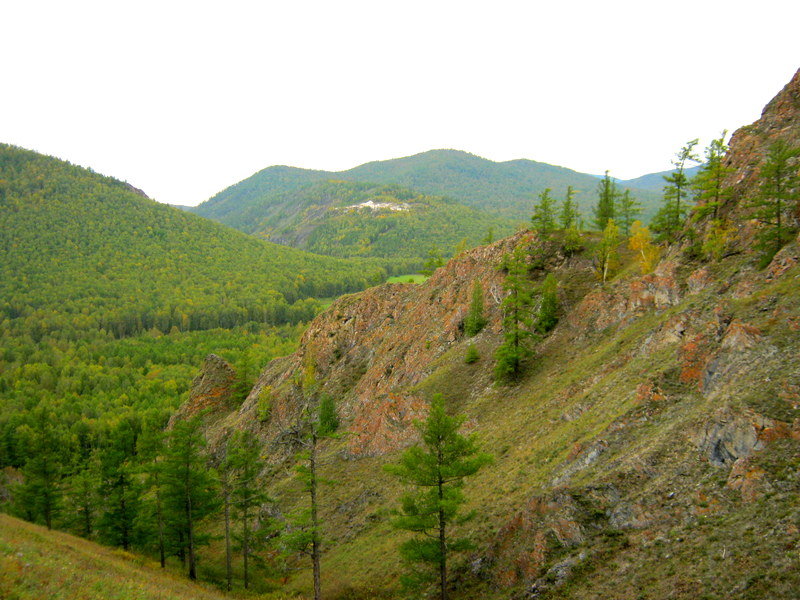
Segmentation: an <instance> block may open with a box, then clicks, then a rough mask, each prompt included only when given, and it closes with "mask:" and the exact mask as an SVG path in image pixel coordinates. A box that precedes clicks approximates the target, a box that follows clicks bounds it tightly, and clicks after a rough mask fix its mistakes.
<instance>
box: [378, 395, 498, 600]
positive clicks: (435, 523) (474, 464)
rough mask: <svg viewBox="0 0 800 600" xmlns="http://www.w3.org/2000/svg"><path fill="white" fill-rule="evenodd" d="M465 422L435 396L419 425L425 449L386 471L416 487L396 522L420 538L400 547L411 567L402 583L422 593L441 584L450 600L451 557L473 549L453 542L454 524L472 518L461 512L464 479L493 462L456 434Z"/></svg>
mask: <svg viewBox="0 0 800 600" xmlns="http://www.w3.org/2000/svg"><path fill="white" fill-rule="evenodd" d="M463 422H464V417H462V416H459V417H451V416H449V415H447V413H446V412H445V408H444V399H443V397H442V395H441V394H436V395H435V396H434V397H433V402H432V404H431V409H430V413H429V414H428V418H427V419H426V420H425V422H424V423H417V428H418V430H419V432H420V436H421V438H422V445H421V446H414V447H412V448H409V449H408V450H406V451H405V452H404V453H403V454H402V456H401V457H400V460H399V461H398V462H397V463H396V464H392V465H386V467H385V468H386V470H387V471H388V472H389V473H391V474H392V475H394V476H396V477H397V478H398V479H400V481H402V482H403V483H405V484H407V485H409V486H412V490H411V491H409V492H408V493H407V494H405V495H404V496H403V497H402V499H401V509H400V514H399V516H398V517H397V518H396V519H395V520H394V526H395V527H397V528H398V529H403V530H405V531H411V532H414V533H416V534H418V535H417V537H414V538H412V539H410V540H408V541H406V542H404V543H403V544H402V545H401V546H400V554H401V556H402V557H403V560H404V562H406V564H407V565H408V566H409V567H410V571H409V573H408V574H406V575H405V576H404V577H403V583H404V585H406V586H407V587H409V588H411V589H419V587H420V586H423V585H426V584H429V583H432V582H433V581H437V580H438V587H439V598H440V600H447V567H448V558H449V557H450V555H451V554H452V553H453V552H458V551H462V550H466V549H469V548H471V547H472V545H471V543H470V542H469V540H468V539H466V538H454V536H453V531H452V528H453V526H454V525H458V524H461V523H463V522H464V521H465V520H467V519H468V518H470V517H471V515H461V514H460V513H459V509H460V507H461V505H463V504H464V502H465V501H466V498H465V496H464V493H463V491H462V487H463V484H464V479H465V478H467V477H471V476H472V475H475V474H476V473H477V472H478V471H479V470H480V469H481V467H483V466H484V465H486V464H488V463H489V462H491V457H490V456H489V455H488V454H485V453H481V452H480V451H479V448H478V444H477V441H476V440H475V438H474V437H472V436H470V437H466V436H463V435H461V434H460V433H459V432H458V430H459V428H460V427H461V425H462V424H463ZM420 566H421V568H420Z"/></svg>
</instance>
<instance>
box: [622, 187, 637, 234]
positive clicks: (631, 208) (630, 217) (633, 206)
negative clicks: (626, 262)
mask: <svg viewBox="0 0 800 600" xmlns="http://www.w3.org/2000/svg"><path fill="white" fill-rule="evenodd" d="M641 212H642V205H641V203H640V202H639V201H638V200H637V199H636V198H634V197H633V196H632V195H631V191H630V190H625V191H624V192H622V196H620V199H619V208H618V210H617V215H618V216H619V219H618V220H619V227H620V229H621V230H622V235H624V236H625V237H629V236H630V235H631V225H633V222H634V221H635V220H636V215H638V214H639V213H641Z"/></svg>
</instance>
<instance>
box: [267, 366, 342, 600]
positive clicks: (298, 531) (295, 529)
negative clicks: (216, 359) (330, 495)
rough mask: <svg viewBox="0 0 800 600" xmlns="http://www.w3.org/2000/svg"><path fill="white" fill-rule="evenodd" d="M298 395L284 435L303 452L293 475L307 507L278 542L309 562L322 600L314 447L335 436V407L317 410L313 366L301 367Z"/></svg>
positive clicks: (316, 593) (316, 594)
mask: <svg viewBox="0 0 800 600" xmlns="http://www.w3.org/2000/svg"><path fill="white" fill-rule="evenodd" d="M300 391H301V394H302V395H303V399H304V403H305V406H304V408H303V413H302V416H301V418H300V421H299V422H298V423H297V425H296V426H295V428H294V429H292V430H290V431H289V432H287V433H288V437H289V439H290V441H291V442H292V443H294V444H298V445H300V447H301V448H302V451H301V452H300V454H299V459H300V463H299V464H298V465H297V466H296V467H295V471H296V472H297V479H298V481H300V483H301V485H302V487H303V491H304V492H305V493H306V494H308V500H309V505H308V507H307V508H304V509H301V510H299V511H296V512H295V513H294V514H292V515H290V516H289V519H288V520H289V525H290V528H289V530H288V531H286V532H284V534H283V536H282V540H281V541H282V544H283V546H284V548H285V549H286V550H287V551H288V552H290V553H301V554H305V555H307V556H308V557H310V558H311V565H312V572H313V579H314V600H319V599H320V598H321V597H322V573H321V559H322V529H321V524H320V520H319V484H320V483H321V482H322V481H321V480H320V477H319V473H318V469H319V464H318V463H319V461H318V456H317V451H318V447H317V446H318V443H319V441H320V440H321V439H324V438H332V437H335V436H336V430H337V429H338V427H339V419H338V416H337V413H336V409H335V403H332V404H330V407H331V408H330V409H325V410H324V411H321V410H320V405H321V401H320V398H319V382H318V381H317V377H316V368H315V366H314V364H313V362H308V363H307V364H306V365H305V367H304V370H303V377H302V381H301V382H300ZM326 402H328V401H327V400H326Z"/></svg>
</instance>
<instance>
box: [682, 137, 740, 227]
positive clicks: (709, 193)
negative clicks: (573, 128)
mask: <svg viewBox="0 0 800 600" xmlns="http://www.w3.org/2000/svg"><path fill="white" fill-rule="evenodd" d="M727 135H728V132H727V131H723V132H722V134H721V135H720V136H719V137H718V138H717V139H715V140H711V143H710V144H709V145H708V147H707V148H706V149H705V162H704V163H703V165H702V166H701V167H700V170H699V171H698V172H697V175H695V177H694V179H693V180H692V188H693V189H694V191H695V202H696V206H695V211H694V212H695V218H696V219H701V218H703V217H706V216H708V215H711V218H712V219H713V220H714V221H716V220H717V219H718V217H719V207H720V206H722V204H724V203H725V201H726V200H727V199H728V198H730V196H731V191H732V189H731V188H729V187H725V180H726V179H727V177H728V176H729V175H730V174H731V173H732V172H733V168H732V167H729V166H727V165H726V164H725V155H726V154H727V153H728V144H727V143H725V137H726V136H727Z"/></svg>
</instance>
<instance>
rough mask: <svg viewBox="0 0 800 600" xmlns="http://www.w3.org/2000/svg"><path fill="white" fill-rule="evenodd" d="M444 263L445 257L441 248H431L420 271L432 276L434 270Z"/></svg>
mask: <svg viewBox="0 0 800 600" xmlns="http://www.w3.org/2000/svg"><path fill="white" fill-rule="evenodd" d="M442 265H444V257H443V256H442V252H441V250H439V249H438V248H431V249H430V250H428V258H426V259H425V263H424V265H423V266H422V268H421V269H420V270H419V272H420V273H422V274H423V275H425V276H426V277H430V276H431V275H433V272H434V271H435V270H436V269H438V268H439V267H441V266H442Z"/></svg>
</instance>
